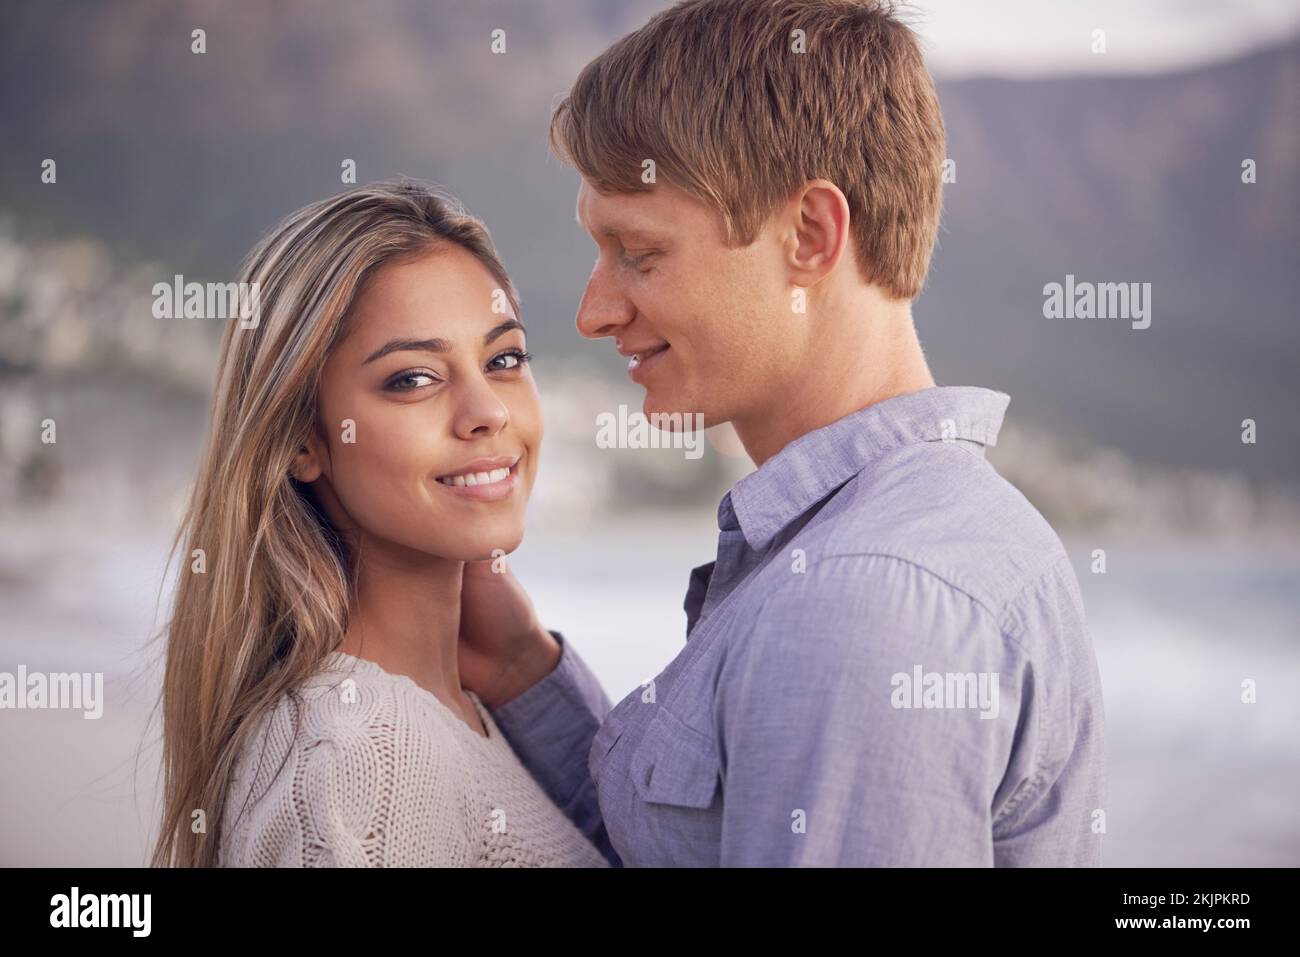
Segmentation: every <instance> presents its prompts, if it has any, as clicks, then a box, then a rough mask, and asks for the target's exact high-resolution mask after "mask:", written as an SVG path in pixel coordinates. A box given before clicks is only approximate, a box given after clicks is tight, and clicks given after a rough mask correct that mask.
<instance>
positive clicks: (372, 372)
mask: <svg viewBox="0 0 1300 957" xmlns="http://www.w3.org/2000/svg"><path fill="white" fill-rule="evenodd" d="M494 303H495V304H496V307H497V309H498V310H504V312H501V311H497V312H494V311H493V305H494ZM350 322H351V327H350V329H349V331H348V333H347V334H346V336H345V337H344V339H343V340H342V342H340V343H339V344H338V345H337V347H336V348H335V349H334V350H333V352H332V353H331V354H330V356H329V358H328V359H327V360H326V363H325V368H324V371H323V375H322V381H321V387H320V404H319V407H318V416H319V418H318V429H319V430H320V432H321V433H322V435H323V437H324V438H323V441H322V439H320V438H316V439H314V440H313V445H312V446H310V447H309V452H308V454H307V455H305V456H303V455H300V456H299V459H298V463H297V469H296V472H295V474H297V475H298V477H299V478H300V479H301V480H302V481H315V486H314V488H315V489H316V491H317V494H318V496H319V497H320V500H321V503H322V505H323V507H324V508H325V510H326V513H327V514H328V515H329V516H330V518H331V520H332V521H334V523H335V525H336V526H337V527H338V528H340V530H355V531H356V532H359V533H360V535H361V538H362V540H363V541H364V542H365V544H366V546H367V548H369V547H370V546H371V544H372V543H382V546H388V547H391V546H397V547H398V548H399V549H400V548H407V549H412V550H414V551H416V552H420V553H424V554H427V555H435V556H438V557H442V558H450V559H456V560H460V561H474V560H478V559H483V558H490V557H492V556H493V553H494V551H495V550H496V549H501V550H502V551H503V552H510V551H513V550H514V549H515V548H516V547H518V545H519V543H520V542H521V541H522V540H523V535H524V507H525V505H526V503H527V501H528V495H529V493H530V492H531V491H532V487H533V480H534V478H535V476H536V474H537V455H538V449H539V445H540V443H541V438H542V415H541V406H540V403H539V401H538V396H537V387H536V385H535V384H534V382H533V377H532V373H531V372H530V371H529V368H528V365H527V357H526V354H525V344H524V330H523V326H521V325H520V324H519V321H518V319H517V318H516V316H515V315H514V311H513V310H512V309H511V307H510V303H509V300H508V299H507V298H506V297H505V295H504V293H500V292H499V291H498V284H497V282H496V281H495V280H494V279H493V278H492V274H491V273H490V272H488V271H487V269H486V268H484V267H483V265H482V264H481V263H480V262H479V261H478V260H477V259H476V258H475V257H474V256H473V255H472V254H471V253H468V252H466V251H465V250H464V249H462V248H460V247H459V246H454V245H448V246H443V247H440V248H438V249H436V250H435V251H433V252H431V253H430V254H428V255H424V256H422V257H420V258H418V259H413V260H410V261H404V262H400V263H390V264H388V265H385V266H382V267H380V268H379V269H378V270H377V271H376V272H375V273H374V274H373V275H372V277H371V279H370V281H369V282H368V283H367V284H366V285H365V286H364V287H363V289H362V291H361V293H360V295H359V296H358V297H357V299H356V301H355V302H354V304H353V309H352V314H351V317H350ZM317 470H319V472H318V476H317V477H316V478H315V479H313V478H312V477H311V476H312V474H313V473H315V472H317ZM382 546H381V547H382Z"/></svg>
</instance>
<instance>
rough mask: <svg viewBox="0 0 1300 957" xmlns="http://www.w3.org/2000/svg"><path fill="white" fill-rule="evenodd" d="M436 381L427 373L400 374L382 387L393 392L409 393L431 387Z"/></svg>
mask: <svg viewBox="0 0 1300 957" xmlns="http://www.w3.org/2000/svg"><path fill="white" fill-rule="evenodd" d="M437 381H438V380H437V379H436V378H435V377H434V376H433V375H431V374H430V373H428V372H402V373H399V374H398V375H395V376H393V377H392V378H391V379H389V380H388V383H387V384H386V385H385V386H384V388H386V389H391V390H392V391H393V392H410V391H411V390H413V389H419V388H422V387H423V386H426V385H433V383H435V382H437Z"/></svg>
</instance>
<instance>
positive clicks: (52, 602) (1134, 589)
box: [0, 513, 1300, 866]
mask: <svg viewBox="0 0 1300 957" xmlns="http://www.w3.org/2000/svg"><path fill="white" fill-rule="evenodd" d="M6 525H7V531H6V535H5V538H4V541H3V546H2V547H0V604H2V605H3V609H4V612H3V617H2V619H0V669H3V670H10V671H12V670H14V669H15V668H16V667H17V665H18V664H25V665H26V666H27V667H28V669H29V670H43V671H64V670H76V671H101V670H102V671H103V672H105V675H106V689H107V692H106V694H107V699H108V700H107V703H106V707H105V715H104V717H103V718H102V719H100V720H98V721H90V720H85V719H83V718H82V717H81V715H80V713H79V712H60V711H44V712H39V711H29V712H9V713H8V714H5V715H3V720H0V755H3V760H4V766H5V768H6V775H5V778H6V786H5V787H4V788H3V789H0V864H24V865H26V864H42V865H53V864H94V865H113V864H116V865H134V864H139V863H142V862H143V860H144V855H145V846H146V840H147V838H146V835H147V834H148V833H149V828H150V826H151V822H152V815H153V813H154V811H153V807H154V801H155V797H156V791H155V787H156V781H155V775H156V756H157V751H156V748H155V747H153V746H152V739H150V741H149V742H146V738H145V735H146V718H147V717H148V711H149V708H150V707H151V706H152V705H153V703H154V701H155V699H156V695H157V679H156V670H155V668H154V665H155V664H156V662H157V658H158V655H159V654H160V652H161V648H160V646H159V645H157V644H154V645H152V646H148V645H147V644H146V640H147V636H148V635H150V634H151V633H154V631H155V630H156V628H157V627H158V625H160V624H161V622H162V621H163V618H164V616H165V607H166V606H165V603H164V605H163V606H162V607H163V609H164V610H163V611H160V612H157V613H156V601H157V597H158V591H159V584H160V580H161V574H162V568H163V556H164V555H165V552H166V548H167V545H168V543H169V538H168V535H169V530H168V529H166V528H164V527H162V526H161V525H154V526H146V525H140V526H138V527H135V528H134V529H132V530H130V531H127V530H124V529H122V528H119V527H111V526H110V525H107V524H102V525H96V524H94V523H91V522H85V521H84V520H83V521H82V522H80V523H76V524H72V523H69V524H67V525H66V526H64V527H62V528H59V527H58V526H57V524H55V525H52V524H51V522H50V521H49V520H48V519H46V518H41V519H33V520H31V521H30V522H26V523H25V522H23V521H22V520H21V519H15V520H11V521H8V522H7V523H6ZM714 532H715V530H714V528H713V526H712V524H711V522H710V519H709V516H708V515H707V514H699V513H692V514H690V515H683V516H680V517H673V516H670V515H664V514H659V515H655V516H653V517H648V518H641V519H637V518H634V517H633V518H615V519H608V518H605V519H602V520H600V521H595V520H593V521H592V522H590V523H588V524H581V523H580V524H578V525H576V526H575V525H573V524H571V523H565V524H560V523H547V524H543V525H541V527H534V528H533V529H532V530H530V533H529V538H528V540H527V541H526V542H525V544H524V546H523V547H522V548H521V549H520V550H519V551H518V552H517V553H516V554H515V556H514V557H513V559H512V563H513V567H514V569H515V571H516V574H518V575H519V576H520V578H521V580H522V581H523V582H524V583H525V585H526V586H527V587H528V589H529V591H530V593H531V594H532V596H533V598H534V601H535V602H536V604H537V607H538V611H539V613H540V614H541V616H542V619H543V621H544V622H545V623H546V624H547V626H548V627H552V628H557V629H559V630H561V631H563V632H564V633H565V635H566V637H567V638H568V639H569V640H570V641H572V642H573V644H574V646H575V647H577V648H578V649H579V650H580V652H581V653H582V655H583V657H584V658H585V659H586V660H587V661H588V662H589V664H590V665H591V667H592V668H593V670H594V671H595V672H596V674H597V675H598V677H599V678H600V679H601V681H602V683H603V684H604V686H605V688H606V690H607V691H608V692H609V694H610V697H611V699H612V700H614V701H617V700H618V699H619V698H621V697H622V696H623V695H625V694H628V693H630V692H631V691H633V690H635V689H636V688H637V687H638V686H639V685H640V683H641V682H643V681H646V680H648V679H649V678H652V677H653V676H654V675H655V674H657V673H658V672H659V671H660V670H661V669H662V668H663V667H664V666H665V665H666V664H667V663H668V662H669V661H670V660H671V658H672V657H673V655H675V654H676V653H677V652H678V651H679V650H680V648H681V647H682V645H683V643H684V633H685V616H684V614H683V612H682V610H681V601H682V597H683V594H684V592H685V586H686V580H687V575H688V572H689V569H690V568H691V567H692V566H693V565H696V564H699V563H701V562H704V561H708V560H709V559H710V558H712V557H713V548H714ZM1091 547H1092V543H1087V542H1081V541H1080V542H1072V543H1071V552H1072V556H1073V557H1074V558H1075V564H1076V570H1077V572H1078V574H1079V578H1080V582H1081V584H1082V586H1083V589H1084V594H1085V599H1086V603H1087V612H1088V617H1089V623H1090V628H1091V631H1092V635H1093V638H1094V641H1095V645H1096V649H1097V655H1098V660H1099V664H1100V668H1101V672H1102V679H1103V684H1104V689H1105V696H1106V697H1105V700H1106V720H1107V743H1108V752H1109V762H1110V801H1109V807H1108V809H1107V810H1108V834H1107V838H1106V843H1105V852H1104V855H1105V862H1106V863H1107V864H1109V865H1114V866H1138V865H1166V864H1167V865H1174V866H1193V865H1194V866H1207V865H1291V866H1294V865H1297V864H1300V816H1298V815H1297V814H1296V798H1295V795H1296V794H1297V793H1300V734H1297V729H1298V728H1300V694H1298V692H1300V643H1298V641H1297V638H1298V636H1297V622H1300V553H1295V552H1288V551H1283V550H1278V551H1276V552H1273V553H1267V552H1261V551H1259V550H1258V549H1253V550H1245V549H1238V550H1225V549H1221V548H1210V547H1199V548H1197V547H1186V546H1183V547H1179V548H1177V549H1158V550H1152V549H1134V550H1127V549H1125V548H1124V547H1123V546H1121V547H1111V548H1108V550H1107V563H1108V568H1107V572H1106V574H1104V575H1094V574H1092V573H1091V571H1090V565H1091V556H1090V552H1091ZM1246 678H1251V679H1254V680H1255V682H1256V683H1257V686H1258V703H1256V704H1253V705H1247V704H1242V703H1241V701H1240V695H1241V690H1240V686H1241V682H1242V680H1243V679H1246ZM150 733H151V734H156V728H155V729H154V731H152V732H150ZM141 748H143V750H141V751H140V752H139V754H137V749H141ZM137 758H138V764H137Z"/></svg>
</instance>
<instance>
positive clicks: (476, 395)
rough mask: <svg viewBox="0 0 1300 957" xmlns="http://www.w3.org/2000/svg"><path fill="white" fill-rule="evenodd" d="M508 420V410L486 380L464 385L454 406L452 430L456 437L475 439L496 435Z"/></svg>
mask: <svg viewBox="0 0 1300 957" xmlns="http://www.w3.org/2000/svg"><path fill="white" fill-rule="evenodd" d="M509 421H510V410H509V409H508V408H507V407H506V404H505V403H504V402H503V401H502V400H501V397H500V396H498V395H497V394H496V392H495V391H494V390H493V389H492V386H491V385H490V384H489V383H487V382H486V381H479V382H475V383H473V384H471V385H466V386H465V387H464V392H463V394H462V395H461V397H460V401H459V402H458V403H457V406H456V420H455V422H454V423H453V431H454V432H455V434H456V435H457V437H458V438H462V439H476V438H483V437H485V436H489V435H496V434H497V433H498V432H500V431H501V430H502V429H504V428H505V427H506V424H507V423H508V422H509Z"/></svg>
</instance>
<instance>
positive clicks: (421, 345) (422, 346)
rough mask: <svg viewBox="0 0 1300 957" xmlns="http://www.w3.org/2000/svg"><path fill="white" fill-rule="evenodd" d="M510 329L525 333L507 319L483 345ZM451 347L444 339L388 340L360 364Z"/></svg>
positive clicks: (441, 350) (519, 326)
mask: <svg viewBox="0 0 1300 957" xmlns="http://www.w3.org/2000/svg"><path fill="white" fill-rule="evenodd" d="M512 329H518V330H519V331H520V332H527V330H526V329H524V324H523V323H522V322H520V321H519V320H518V319H507V320H506V321H505V322H503V323H501V324H500V325H498V326H496V327H494V328H493V329H492V330H491V331H490V332H489V333H488V334H487V335H485V336H484V337H483V344H484V345H485V346H486V345H490V344H491V343H492V342H493V341H495V340H496V339H499V338H500V337H501V336H504V335H505V334H506V333H507V332H510V331H511V330H512ZM450 351H451V346H450V345H449V344H448V343H447V340H446V339H390V340H389V341H388V342H386V343H384V344H383V345H382V346H380V347H379V348H378V349H376V350H375V351H374V352H372V353H371V354H370V355H369V357H367V359H366V361H365V362H363V363H361V364H362V365H366V364H368V363H371V362H374V361H375V360H376V359H382V358H383V357H384V356H386V355H388V354H389V353H390V352H450Z"/></svg>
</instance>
